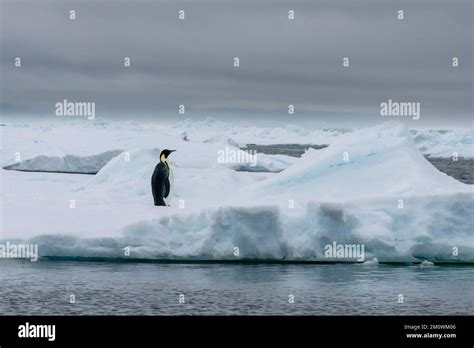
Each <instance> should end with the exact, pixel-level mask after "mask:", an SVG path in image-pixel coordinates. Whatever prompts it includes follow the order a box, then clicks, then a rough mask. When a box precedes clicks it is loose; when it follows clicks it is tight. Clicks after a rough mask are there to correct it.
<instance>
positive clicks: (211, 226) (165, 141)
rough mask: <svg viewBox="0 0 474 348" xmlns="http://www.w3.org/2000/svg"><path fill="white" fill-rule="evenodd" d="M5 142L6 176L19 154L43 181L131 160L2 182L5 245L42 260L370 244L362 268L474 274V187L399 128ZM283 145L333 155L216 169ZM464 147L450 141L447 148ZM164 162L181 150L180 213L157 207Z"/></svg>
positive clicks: (52, 136)
mask: <svg viewBox="0 0 474 348" xmlns="http://www.w3.org/2000/svg"><path fill="white" fill-rule="evenodd" d="M213 127H214V131H213ZM0 131H1V135H2V149H1V158H0V162H1V164H2V166H8V165H12V164H15V163H16V162H15V154H17V153H19V154H21V158H22V159H23V162H22V163H20V164H18V165H26V164H28V163H30V164H32V163H34V168H41V169H43V170H47V169H51V168H52V167H55V168H57V167H58V165H59V164H61V162H57V161H56V160H54V161H52V160H50V159H51V158H53V157H56V158H60V159H63V162H64V159H65V158H68V157H67V156H76V157H77V158H84V156H97V155H99V156H100V154H103V153H104V152H107V151H114V150H120V151H121V152H120V153H119V154H118V155H117V153H115V156H112V157H113V158H111V159H110V160H109V161H105V162H106V164H105V165H103V167H102V168H101V169H100V170H99V172H98V173H97V174H96V175H94V176H90V175H72V174H57V173H31V172H19V171H11V170H4V169H2V172H1V173H2V175H1V179H2V182H1V183H2V187H1V194H2V196H1V200H0V209H1V219H2V223H1V227H2V230H1V234H0V239H2V240H10V241H12V240H16V241H28V242H29V243H31V242H34V243H38V244H39V252H40V255H42V256H67V257H69V256H83V257H92V256H94V257H128V258H152V259H163V258H166V259H168V258H180V259H183V258H184V259H226V260H233V259H236V258H251V259H278V260H315V261H326V260H325V257H324V245H326V244H328V243H332V242H333V241H336V242H338V243H358V244H364V245H365V254H366V256H365V259H366V260H372V259H374V258H376V259H377V260H378V261H379V262H387V261H392V262H407V261H418V262H421V261H423V260H428V261H431V262H437V263H438V262H474V229H473V223H474V214H473V213H474V212H473V207H474V204H473V203H474V200H473V199H474V195H473V191H472V186H470V185H466V184H462V183H460V182H458V181H457V180H455V179H453V178H451V177H449V176H447V175H446V174H444V173H441V172H439V171H438V170H437V169H436V168H435V167H433V166H432V165H431V164H430V163H429V162H428V161H427V160H426V159H425V158H424V157H423V155H422V154H421V153H420V151H419V150H418V149H417V145H416V144H418V145H419V144H420V141H419V139H418V141H417V138H416V135H415V139H413V134H412V133H410V131H408V130H407V129H405V128H404V127H403V126H401V125H399V124H397V123H391V122H389V123H384V124H381V125H378V126H374V127H370V128H365V129H360V130H354V131H351V132H347V131H327V130H326V131H325V130H320V131H311V130H306V129H303V128H298V127H295V128H291V127H289V128H277V129H258V128H255V127H249V128H248V129H242V127H240V128H239V127H238V126H233V125H228V124H225V123H220V122H218V121H215V120H214V121H212V120H207V121H206V122H204V123H203V122H201V123H199V122H197V123H195V124H194V126H193V123H192V122H191V121H185V122H180V123H178V124H176V125H173V126H171V127H158V126H153V125H143V124H135V123H131V122H129V123H109V124H107V123H96V124H94V123H92V122H91V123H81V122H68V123H67V124H65V125H62V126H57V125H56V126H45V125H29V124H23V125H20V124H7V125H6V126H2V127H0ZM184 133H186V137H184V136H183V134H184ZM463 134H464V133H463ZM467 137H468V136H467V135H465V134H464V137H461V141H462V142H464V143H467V144H469V141H471V139H469V140H466V139H467ZM282 138H284V139H285V142H286V143H313V144H315V143H316V144H323V143H326V144H329V145H330V146H329V147H327V148H325V149H322V150H309V151H307V152H306V153H305V154H304V155H303V157H301V158H292V157H288V156H281V155H276V156H270V155H263V154H258V156H257V158H258V161H257V167H258V168H259V169H261V170H265V172H249V171H239V169H240V170H242V169H246V170H251V168H250V167H249V165H248V164H239V163H219V162H218V161H217V160H216V158H217V154H218V151H220V150H222V149H224V148H225V147H230V148H231V149H233V150H235V151H240V150H239V149H238V147H237V146H236V145H237V144H240V145H241V144H246V143H257V144H262V143H282V141H281V139H282ZM433 138H437V139H438V141H442V139H444V138H442V137H441V138H439V137H437V136H436V137H433ZM440 139H441V140H440ZM288 140H289V141H288ZM430 146H431V145H430ZM442 146H443V145H442V144H441V145H439V148H442ZM456 146H457V145H456V144H455V138H452V137H451V138H450V142H449V143H448V144H447V145H446V147H449V148H450V151H449V152H451V149H452V148H453V147H456ZM163 148H171V149H176V150H177V152H176V153H173V155H172V156H171V157H170V161H171V165H172V166H173V168H174V175H175V187H174V188H175V192H174V197H173V202H172V206H171V207H154V206H153V205H152V202H153V200H152V197H151V190H150V177H151V173H152V172H153V168H154V166H155V165H156V162H157V161H158V155H159V153H160V151H161V150H162V149H163ZM431 148H436V146H434V145H433V146H431ZM440 152H441V151H438V153H440ZM38 156H47V157H38ZM39 158H45V159H49V160H45V161H39V160H38V159H39ZM28 159H30V162H28V161H27V160H28ZM25 160H26V161H25ZM36 162H37V163H36ZM58 163H59V164H58ZM79 163H81V165H78V168H75V169H83V164H84V163H82V162H80V161H79ZM61 165H62V164H61ZM245 167H247V168H245ZM53 171H54V170H53ZM56 171H57V170H56ZM71 200H73V201H74V204H75V208H70V204H71ZM126 247H129V248H130V249H129V250H130V251H131V255H130V256H124V248H126ZM236 248H238V249H236ZM455 248H456V250H457V252H454V250H455ZM236 250H238V255H236V254H235V252H236Z"/></svg>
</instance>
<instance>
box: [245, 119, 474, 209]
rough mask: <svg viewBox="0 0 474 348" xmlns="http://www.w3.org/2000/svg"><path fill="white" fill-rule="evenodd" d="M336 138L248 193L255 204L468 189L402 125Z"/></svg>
mask: <svg viewBox="0 0 474 348" xmlns="http://www.w3.org/2000/svg"><path fill="white" fill-rule="evenodd" d="M338 139H339V140H338V142H337V143H335V144H332V145H331V146H329V147H327V148H324V149H321V150H313V149H310V150H309V151H307V152H306V153H305V154H304V155H303V156H302V158H301V161H297V162H295V163H294V164H293V165H292V166H291V167H289V168H288V169H286V170H285V171H283V172H282V173H280V174H279V175H278V176H275V177H272V178H270V179H268V180H266V181H264V182H261V183H259V184H257V185H254V186H253V187H251V188H249V190H252V192H253V194H254V195H255V196H256V199H258V200H259V201H260V200H265V199H268V197H269V196H273V197H276V198H277V199H278V200H279V201H281V202H285V203H284V204H286V202H288V200H290V199H291V200H295V201H308V200H317V201H321V200H325V201H345V200H349V199H353V198H361V197H379V196H387V195H393V196H398V198H403V197H404V196H406V195H411V194H428V193H429V194H436V193H446V192H453V191H456V192H464V191H466V190H469V186H468V185H465V184H462V183H460V182H459V181H457V180H455V179H454V178H452V177H450V176H448V175H446V174H444V173H442V172H440V171H438V170H437V169H436V168H435V167H433V165H432V164H430V163H429V162H428V161H427V160H426V159H425V158H424V156H423V155H421V154H420V153H419V152H418V150H417V149H416V147H415V146H414V144H413V141H412V139H411V136H410V134H409V131H408V130H407V129H406V128H405V127H404V126H403V125H401V124H398V123H391V122H390V123H385V124H382V125H379V126H376V127H371V128H366V129H362V130H359V131H356V132H353V133H348V134H345V135H342V136H340V137H339V138H338ZM471 192H472V190H471ZM244 194H250V193H249V192H245V193H244Z"/></svg>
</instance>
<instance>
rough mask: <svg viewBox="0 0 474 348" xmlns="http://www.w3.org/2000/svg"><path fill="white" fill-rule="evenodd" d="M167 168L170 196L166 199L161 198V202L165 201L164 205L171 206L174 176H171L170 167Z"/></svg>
mask: <svg viewBox="0 0 474 348" xmlns="http://www.w3.org/2000/svg"><path fill="white" fill-rule="evenodd" d="M168 168H169V176H168V179H169V181H170V194H169V195H168V197H166V198H164V197H163V200H164V201H165V203H166V205H171V201H172V198H173V192H174V175H173V170H172V169H171V167H170V166H168Z"/></svg>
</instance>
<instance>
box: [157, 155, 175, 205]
mask: <svg viewBox="0 0 474 348" xmlns="http://www.w3.org/2000/svg"><path fill="white" fill-rule="evenodd" d="M174 151H176V150H166V149H165V150H163V151H161V154H160V162H159V163H158V164H157V165H156V167H155V170H154V171H153V175H152V176H151V192H152V193H153V200H154V202H155V205H161V206H167V205H169V203H170V201H171V196H170V192H171V189H172V187H171V186H172V183H173V172H172V171H171V168H170V166H169V163H168V156H169V155H170V154H171V153H172V152H174ZM170 179H171V180H170Z"/></svg>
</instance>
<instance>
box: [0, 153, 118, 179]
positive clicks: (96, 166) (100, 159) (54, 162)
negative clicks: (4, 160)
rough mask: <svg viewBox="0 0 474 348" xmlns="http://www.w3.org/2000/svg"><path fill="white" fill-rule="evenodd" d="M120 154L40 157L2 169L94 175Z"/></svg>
mask: <svg viewBox="0 0 474 348" xmlns="http://www.w3.org/2000/svg"><path fill="white" fill-rule="evenodd" d="M121 152H122V150H112V151H107V152H103V153H101V154H98V155H93V156H76V155H66V156H64V157H57V156H43V155H42V156H37V157H34V158H31V159H27V160H25V161H21V162H18V163H14V164H10V165H7V166H5V167H3V168H4V169H9V170H20V171H26V172H51V173H78V174H96V173H97V172H98V171H99V170H101V169H102V167H103V166H105V165H106V164H107V163H108V162H109V161H110V160H111V159H112V158H114V157H116V156H118V154H120V153H121Z"/></svg>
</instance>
